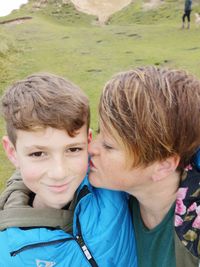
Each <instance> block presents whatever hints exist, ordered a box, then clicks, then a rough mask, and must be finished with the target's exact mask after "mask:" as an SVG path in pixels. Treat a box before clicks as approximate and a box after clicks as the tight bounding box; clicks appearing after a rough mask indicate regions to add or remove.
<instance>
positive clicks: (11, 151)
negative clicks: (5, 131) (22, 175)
mask: <svg viewBox="0 0 200 267" xmlns="http://www.w3.org/2000/svg"><path fill="white" fill-rule="evenodd" d="M2 144H3V148H4V150H5V152H6V155H7V157H8V158H9V160H10V161H11V162H12V164H13V165H14V166H15V167H16V168H17V167H18V160H17V155H16V149H15V147H14V145H13V144H12V142H11V141H10V139H9V138H8V136H3V138H2Z"/></svg>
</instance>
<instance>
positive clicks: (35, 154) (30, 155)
mask: <svg viewBox="0 0 200 267" xmlns="http://www.w3.org/2000/svg"><path fill="white" fill-rule="evenodd" d="M44 155H45V153H44V152H42V151H37V152H33V153H31V154H29V157H34V158H39V157H42V156H44Z"/></svg>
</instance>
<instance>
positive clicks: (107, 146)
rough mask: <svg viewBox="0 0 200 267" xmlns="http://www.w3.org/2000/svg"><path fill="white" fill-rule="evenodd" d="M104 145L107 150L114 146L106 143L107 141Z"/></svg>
mask: <svg viewBox="0 0 200 267" xmlns="http://www.w3.org/2000/svg"><path fill="white" fill-rule="evenodd" d="M103 147H104V148H105V149H107V150H111V149H113V147H112V146H110V145H108V144H106V143H105V142H103Z"/></svg>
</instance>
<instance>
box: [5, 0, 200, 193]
mask: <svg viewBox="0 0 200 267" xmlns="http://www.w3.org/2000/svg"><path fill="white" fill-rule="evenodd" d="M32 2H33V1H30V3H29V4H28V5H27V6H24V7H23V8H22V9H21V10H20V11H15V12H13V13H12V14H11V15H9V16H8V17H6V18H0V21H2V20H5V19H12V18H16V17H20V16H32V19H31V20H27V21H26V22H25V23H23V24H18V25H13V24H2V25H0V73H1V74H0V92H1V93H2V92H3V91H4V89H5V88H6V87H7V86H8V85H9V84H10V83H12V82H13V81H14V80H17V79H21V78H24V77H25V76H27V75H29V74H31V73H34V72H41V71H48V72H52V73H55V74H58V75H62V76H64V77H67V78H69V79H70V80H72V81H73V82H74V83H76V84H78V85H79V86H80V87H81V88H82V89H83V90H84V91H85V92H86V93H87V95H88V96H89V98H90V101H91V109H92V123H91V126H92V128H93V129H96V127H97V120H98V118H97V105H98V99H99V95H100V92H101V89H102V87H103V85H104V83H105V82H106V80H108V79H109V78H110V77H111V76H112V75H113V74H114V73H116V72H118V71H122V70H127V69H130V68H133V67H135V66H141V65H149V64H155V65H158V66H167V67H175V68H177V67H178V68H184V69H186V70H188V71H190V72H192V73H194V74H196V75H197V76H198V77H200V28H199V29H198V28H196V27H195V25H194V12H195V11H200V7H199V6H198V4H197V3H198V1H196V2H195V1H194V4H193V12H192V23H191V29H190V30H181V29H180V28H181V16H182V9H183V1H179V0H176V1H172V0H171V1H169V0H168V1H163V2H164V3H163V4H162V5H161V6H160V7H159V8H157V9H154V10H150V11H146V12H144V11H143V10H142V8H141V5H142V2H143V1H141V0H138V1H136V3H135V4H134V3H133V4H131V5H130V6H128V7H127V8H125V9H123V10H122V11H120V12H118V13H116V14H114V15H113V16H112V17H111V18H110V20H109V21H108V23H107V25H104V26H99V25H98V23H97V20H96V18H95V17H92V16H89V15H86V14H81V13H79V12H78V11H76V10H75V9H74V8H73V6H72V5H71V4H69V5H65V6H62V7H59V6H58V5H57V6H55V4H53V3H52V4H51V2H56V1H50V4H49V5H48V6H47V7H46V8H44V9H41V10H39V11H35V10H34V9H33V8H32ZM3 134H4V126H3V122H2V121H1V122H0V136H2V135H3ZM12 172H13V168H12V167H11V165H10V163H9V162H8V160H7V159H6V157H5V155H4V153H3V150H2V148H0V177H1V179H0V188H2V187H3V186H4V184H5V180H6V179H7V178H8V177H9V176H10V174H11V173H12Z"/></svg>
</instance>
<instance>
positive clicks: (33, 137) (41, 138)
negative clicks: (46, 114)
mask: <svg viewBox="0 0 200 267" xmlns="http://www.w3.org/2000/svg"><path fill="white" fill-rule="evenodd" d="M16 136H17V140H16V143H18V144H19V143H24V144H27V145H28V146H29V145H32V144H38V145H41V146H42V144H44V145H45V146H48V145H49V146H50V145H55V146H56V144H58V143H61V142H65V143H66V144H67V143H70V144H71V143H84V142H87V127H86V125H84V126H83V127H81V128H80V129H79V130H78V131H77V132H76V134H75V135H74V136H70V135H69V134H68V132H67V131H66V130H64V129H56V128H52V127H46V128H44V127H38V128H34V129H33V130H27V131H25V130H17V131H16ZM51 140H54V141H56V143H54V144H51Z"/></svg>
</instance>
